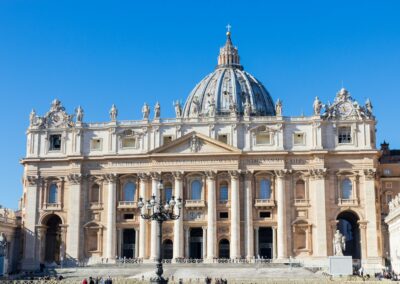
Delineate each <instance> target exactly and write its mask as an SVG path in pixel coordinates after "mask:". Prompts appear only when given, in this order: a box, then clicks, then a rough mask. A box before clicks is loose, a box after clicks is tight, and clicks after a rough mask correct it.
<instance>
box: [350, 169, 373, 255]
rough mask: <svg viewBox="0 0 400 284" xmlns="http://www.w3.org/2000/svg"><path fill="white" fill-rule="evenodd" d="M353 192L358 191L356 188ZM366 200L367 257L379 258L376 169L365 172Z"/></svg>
mask: <svg viewBox="0 0 400 284" xmlns="http://www.w3.org/2000/svg"><path fill="white" fill-rule="evenodd" d="M353 190H356V189H355V188H354V189H353ZM364 195H365V196H364V198H365V219H366V220H368V224H367V230H366V233H367V236H366V239H367V242H368V243H367V244H366V247H367V255H368V258H370V257H378V236H377V232H378V230H377V226H376V224H377V220H376V197H375V169H368V170H364Z"/></svg>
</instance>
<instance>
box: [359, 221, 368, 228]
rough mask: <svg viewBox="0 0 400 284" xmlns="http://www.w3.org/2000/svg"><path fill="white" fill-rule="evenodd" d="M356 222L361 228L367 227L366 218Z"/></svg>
mask: <svg viewBox="0 0 400 284" xmlns="http://www.w3.org/2000/svg"><path fill="white" fill-rule="evenodd" d="M357 223H358V225H359V226H360V229H363V230H365V229H367V224H368V221H366V220H360V221H358V222H357Z"/></svg>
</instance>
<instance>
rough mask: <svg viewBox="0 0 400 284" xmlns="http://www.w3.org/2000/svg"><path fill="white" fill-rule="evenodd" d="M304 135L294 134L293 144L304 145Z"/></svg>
mask: <svg viewBox="0 0 400 284" xmlns="http://www.w3.org/2000/svg"><path fill="white" fill-rule="evenodd" d="M304 137H305V136H304V133H294V134H293V144H294V145H304V144H305V141H304Z"/></svg>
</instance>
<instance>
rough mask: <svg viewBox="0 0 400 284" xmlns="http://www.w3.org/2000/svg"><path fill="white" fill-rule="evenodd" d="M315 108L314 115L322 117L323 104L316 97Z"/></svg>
mask: <svg viewBox="0 0 400 284" xmlns="http://www.w3.org/2000/svg"><path fill="white" fill-rule="evenodd" d="M313 108H314V115H320V113H321V109H322V102H321V101H320V100H319V98H318V97H315V100H314V104H313Z"/></svg>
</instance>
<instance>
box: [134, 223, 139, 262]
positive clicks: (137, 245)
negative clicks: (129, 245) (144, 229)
mask: <svg viewBox="0 0 400 284" xmlns="http://www.w3.org/2000/svg"><path fill="white" fill-rule="evenodd" d="M134 257H135V258H138V257H139V229H138V228H135V255H134Z"/></svg>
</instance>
